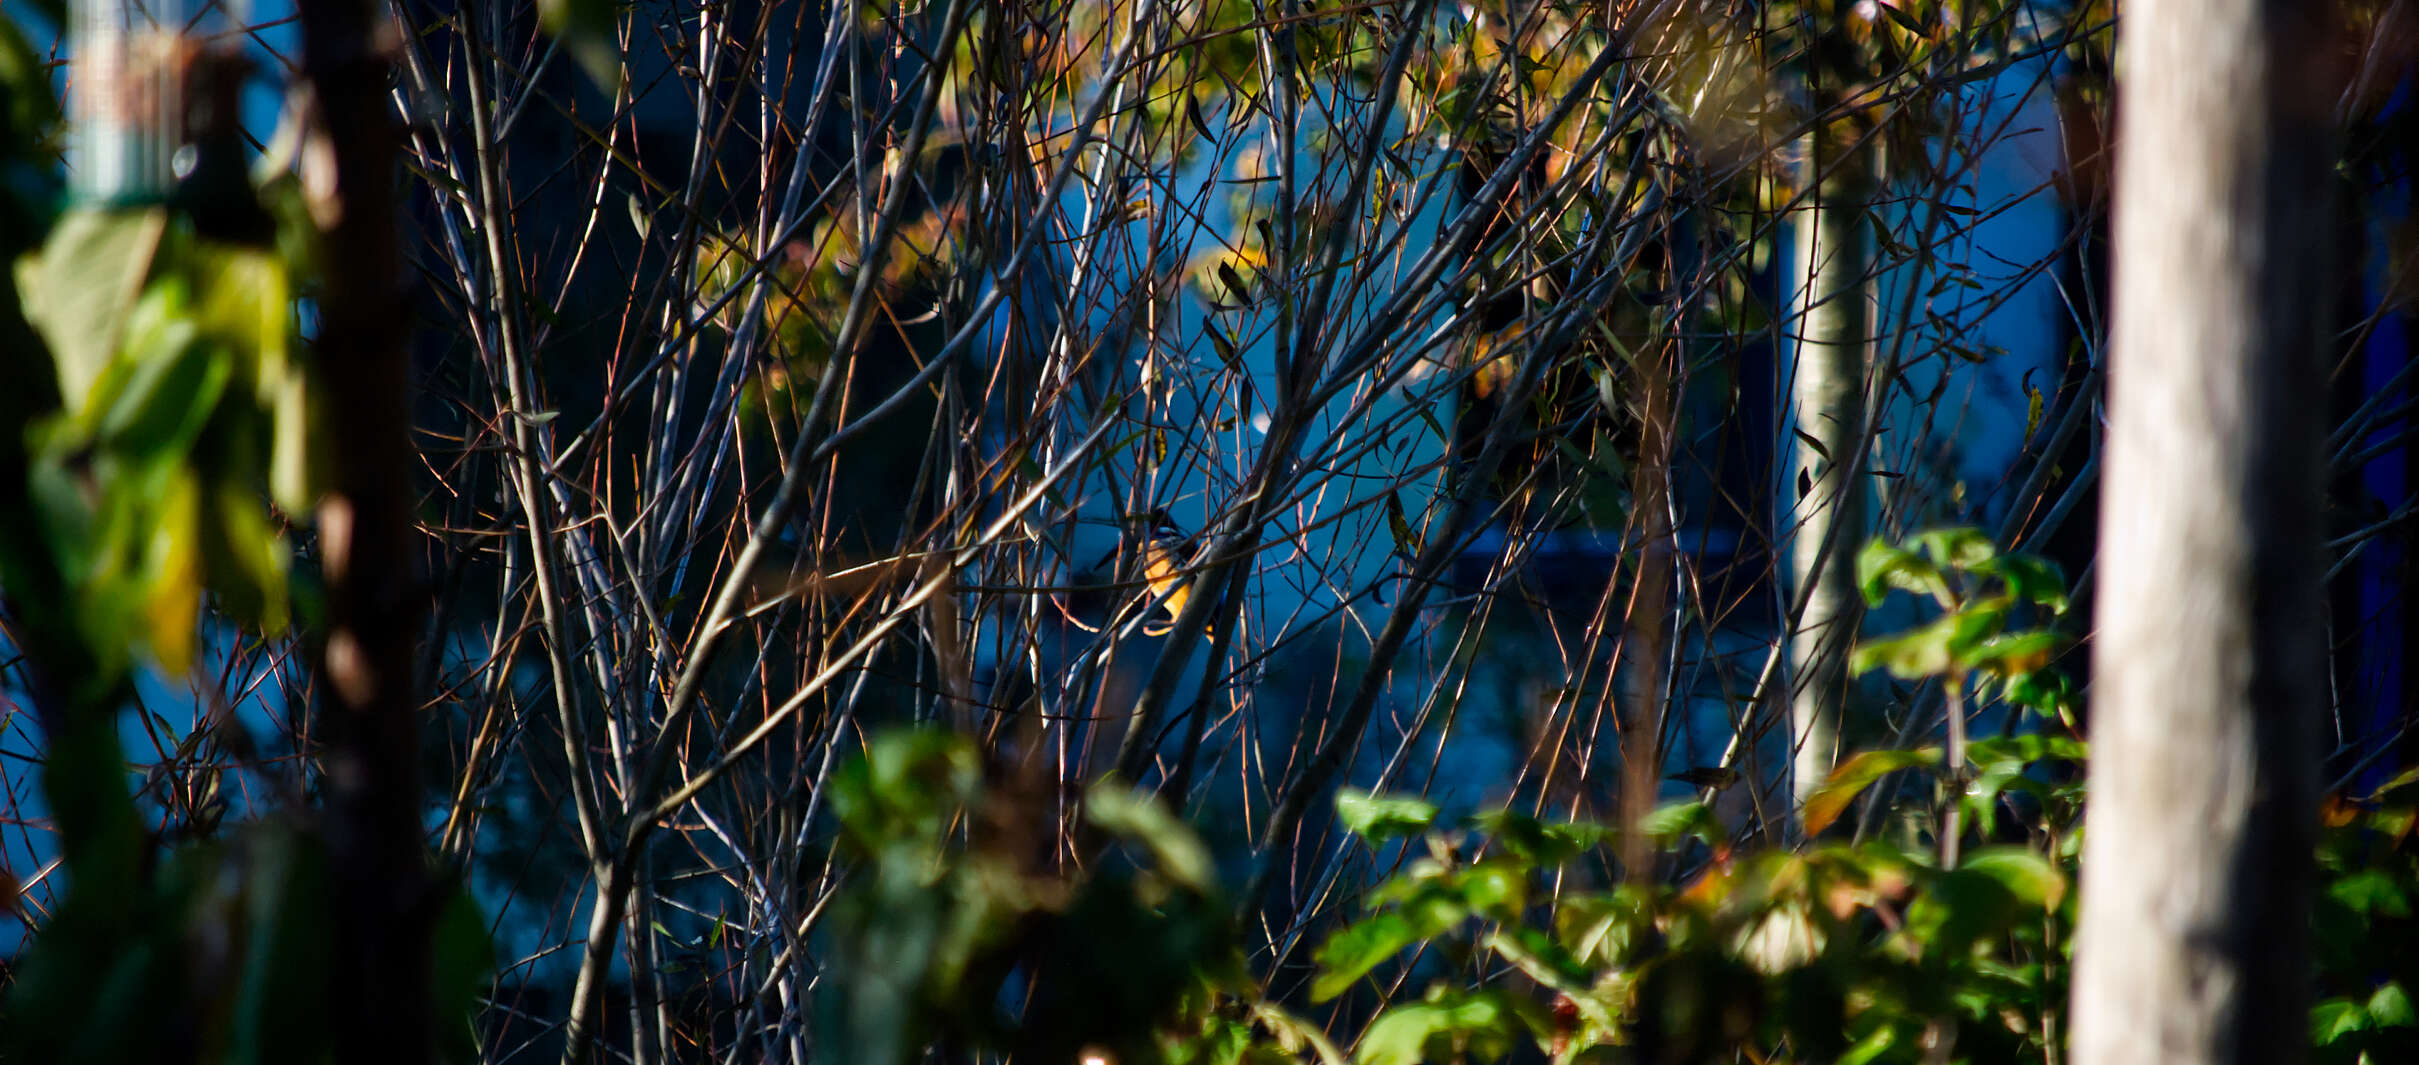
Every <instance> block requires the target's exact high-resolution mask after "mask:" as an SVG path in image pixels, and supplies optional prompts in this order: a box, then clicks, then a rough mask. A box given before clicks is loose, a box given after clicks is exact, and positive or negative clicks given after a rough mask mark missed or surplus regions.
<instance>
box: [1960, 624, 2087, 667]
mask: <svg viewBox="0 0 2419 1065" xmlns="http://www.w3.org/2000/svg"><path fill="white" fill-rule="evenodd" d="M2063 642H2065V637H2063V636H2060V635H2059V634H2057V633H2054V632H2050V631H2048V630H2046V629H2033V630H2030V631H2026V632H2010V633H2003V634H2000V635H1997V636H1991V637H1987V638H1985V639H1983V640H1982V641H1980V642H1979V643H1976V644H1975V645H1974V646H1973V647H1971V648H1969V649H1967V650H1966V652H1965V653H1964V655H1963V656H1962V657H1963V659H1964V661H1963V663H1962V664H1963V665H1966V666H1968V667H1972V668H1976V669H1988V670H1991V671H1992V672H1994V673H1999V674H2003V675H2006V676H2016V675H2018V674H2023V673H2031V672H2033V671H2034V670H2037V669H2044V668H2047V667H2048V665H2049V658H2050V654H2051V653H2052V652H2054V651H2056V650H2057V649H2058V645H2059V644H2061V643H2063Z"/></svg>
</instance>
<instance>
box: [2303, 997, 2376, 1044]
mask: <svg viewBox="0 0 2419 1065" xmlns="http://www.w3.org/2000/svg"><path fill="white" fill-rule="evenodd" d="M2368 1026H2369V1015H2368V1011H2367V1010H2365V1009H2362V1008H2361V1005H2360V1003H2357V1002H2354V1001H2352V1000H2351V999H2348V998H2330V999H2327V1000H2325V1001H2323V1002H2319V1003H2317V1004H2315V1005H2313V1006H2311V1007H2310V1043H2311V1045H2313V1046H2326V1045H2327V1044H2330V1043H2333V1042H2335V1041H2336V1040H2338V1039H2341V1038H2343V1037H2344V1036H2347V1035H2351V1034H2354V1033H2356V1032H2359V1031H2361V1030H2362V1029H2364V1028H2367V1027H2368Z"/></svg>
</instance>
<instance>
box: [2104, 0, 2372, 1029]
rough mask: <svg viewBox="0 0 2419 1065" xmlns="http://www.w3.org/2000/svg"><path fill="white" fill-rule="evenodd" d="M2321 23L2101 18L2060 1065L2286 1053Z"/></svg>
mask: <svg viewBox="0 0 2419 1065" xmlns="http://www.w3.org/2000/svg"><path fill="white" fill-rule="evenodd" d="M2321 6H2322V5H2317V4H2305V3H2304V2H2303V0H2137V2H2136V3H2135V4H2134V5H2133V6H2132V7H2130V8H2129V9H2127V12H2126V22H2125V25H2124V40H2123V47H2124V48H2125V52H2124V57H2125V58H2124V81H2123V82H2122V84H2121V86H2120V94H2121V95H2120V99H2121V101H2122V107H2123V116H2122V118H2121V123H2122V129H2121V130H2120V134H2119V142H2118V156H2117V198H2116V206H2115V223H2116V241H2115V260H2116V335H2115V338H2114V348H2113V353H2112V356H2111V370H2110V374H2111V376H2110V389H2111V396H2110V408H2109V429H2108V448H2107V452H2106V471H2107V473H2106V477H2105V479H2104V480H2103V482H2102V490H2101V506H2102V508H2103V509H2102V515H2103V518H2102V524H2101V529H2102V530H2103V539H2102V543H2101V549H2100V567H2099V570H2100V575H2101V582H2102V589H2101V593H2100V596H2099V600H2098V613H2097V617H2096V619H2095V621H2096V628H2097V631H2098V635H2097V637H2096V640H2095V644H2094V648H2093V660H2092V669H2093V675H2094V678H2095V680H2094V692H2093V705H2092V708H2091V709H2092V744H2093V751H2092V761H2091V782H2090V783H2091V790H2090V795H2091V807H2090V814H2089V817H2090V832H2089V835H2088V837H2087V842H2086V844H2085V850H2084V861H2083V888H2082V891H2083V894H2082V906H2083V912H2082V919H2081V927H2080V929H2079V931H2078V940H2077V946H2076V971H2075V980H2074V1043H2073V1060H2074V1061H2075V1062H2076V1063H2077V1065H2120V1063H2122V1065H2133V1063H2137V1062H2148V1061H2156V1062H2164V1063H2173V1065H2195V1063H2218V1062H2241V1063H2251V1062H2262V1063H2266V1062H2293V1061H2298V1060H2300V1059H2301V1058H2302V1056H2303V1052H2304V1050H2305V1049H2306V1047H2307V1044H2308V1020H2307V985H2308V982H2309V980H2308V976H2309V970H2308V966H2307V959H2306V957H2305V953H2306V951H2305V943H2304V940H2305V929H2306V925H2307V924H2308V922H2309V903H2310V884H2311V875H2312V874H2311V853H2310V848H2311V836H2312V832H2313V829H2314V827H2315V826H2314V819H2315V809H2314V805H2315V790H2316V789H2315V786H2314V779H2315V776H2316V766H2317V753H2316V748H2317V726H2318V723H2319V721H2320V717H2319V715H2320V713H2321V712H2322V710H2323V703H2322V702H2321V698H2322V696H2323V694H2324V689H2323V687H2322V686H2321V685H2322V683H2323V677H2324V674H2323V670H2324V668H2325V657H2324V656H2325V648H2324V646H2323V645H2322V643H2321V640H2322V633H2323V629H2322V627H2321V610H2320V595H2319V562H2318V558H2319V555H2318V541H2317V535H2318V530H2319V524H2318V517H2319V507H2320V505H2321V499H2320V497H2319V490H2318V489H2319V485H2320V484H2321V483H2322V478H2321V476H2320V472H2321V471H2320V469H2319V462H2318V454H2319V453H2318V449H2317V444H2318V440H2317V432H2318V426H2317V423H2316V420H2315V419H2316V417H2317V415H2318V414H2319V412H2320V411H2321V410H2322V409H2323V408H2322V407H2321V406H2320V400H2321V394H2320V391H2319V386H2320V383H2321V382H2323V381H2324V380H2325V378H2326V371H2327V363H2326V360H2325V359H2323V358H2322V357H2321V356H2320V354H2319V349H2318V342H2319V336H2320V333H2319V325H2320V323H2319V321H2318V319H2319V317H2320V308H2322V307H2324V306H2325V305H2326V304H2327V302H2328V298H2329V289H2328V288H2327V287H2326V285H2325V283H2324V281H2323V277H2322V275H2323V274H2324V272H2325V270H2324V267H2325V256H2324V248H2323V243H2324V241H2325V237H2326V234H2327V232H2328V230H2329V228H2330V227H2329V216H2328V212H2327V206H2326V204H2327V199H2328V196H2327V193H2328V187H2329V184H2330V176H2329V160H2331V159H2332V158H2333V157H2334V156H2333V154H2332V151H2331V147H2332V146H2331V144H2330V137H2329V135H2328V132H2327V126H2328V123H2329V121H2330V119H2329V115H2330V111H2331V108H2332V105H2333V94H2332V93H2331V92H2329V91H2328V88H2327V86H2328V84H2329V83H2330V82H2331V81H2332V80H2333V78H2332V75H2331V72H2329V71H2327V70H2325V69H2323V66H2324V64H2326V63H2328V62H2331V61H2332V56H2331V53H2330V51H2329V50H2328V49H2326V48H2324V47H2323V45H2324V42H2323V41H2322V39H2321V38H2320V35H2319V34H2318V33H2316V32H2315V26H2314V24H2313V23H2314V21H2315V20H2314V18H2313V16H2314V15H2315V14H2317V13H2316V12H2313V11H2311V10H2310V9H2311V8H2318V7H2321Z"/></svg>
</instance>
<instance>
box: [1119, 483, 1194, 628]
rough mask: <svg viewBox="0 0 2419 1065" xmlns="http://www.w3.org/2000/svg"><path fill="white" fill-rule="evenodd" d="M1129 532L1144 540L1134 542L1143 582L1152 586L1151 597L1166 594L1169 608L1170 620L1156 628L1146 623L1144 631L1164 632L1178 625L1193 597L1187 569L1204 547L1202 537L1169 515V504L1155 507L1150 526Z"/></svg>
mask: <svg viewBox="0 0 2419 1065" xmlns="http://www.w3.org/2000/svg"><path fill="white" fill-rule="evenodd" d="M1128 535H1129V538H1131V539H1138V540H1139V541H1140V543H1139V544H1134V545H1130V546H1134V547H1136V548H1137V549H1138V551H1139V553H1140V555H1141V557H1142V580H1143V583H1144V584H1146V585H1148V586H1149V587H1150V589H1151V598H1153V599H1161V598H1162V597H1164V605H1165V606H1166V609H1167V620H1166V621H1163V622H1160V623H1158V627H1156V628H1154V627H1152V625H1151V624H1150V623H1148V622H1146V623H1144V624H1143V626H1142V631H1143V634H1144V635H1147V636H1164V635H1166V634H1167V632H1168V630H1169V629H1172V628H1174V627H1175V626H1176V618H1177V616H1178V615H1181V614H1183V613H1184V604H1185V601H1186V600H1188V599H1191V598H1192V595H1193V588H1192V579H1191V575H1190V574H1189V573H1188V572H1186V570H1187V567H1189V566H1190V565H1191V563H1192V561H1193V555H1194V554H1196V553H1197V552H1198V551H1199V550H1200V547H1201V542H1200V538H1199V537H1197V536H1195V535H1193V534H1191V533H1187V532H1185V531H1184V527H1183V526H1180V525H1178V524H1176V521H1175V519H1173V518H1170V517H1168V512H1167V508H1166V507H1152V508H1151V524H1150V527H1149V528H1148V529H1137V530H1134V531H1133V532H1132V533H1129V534H1128Z"/></svg>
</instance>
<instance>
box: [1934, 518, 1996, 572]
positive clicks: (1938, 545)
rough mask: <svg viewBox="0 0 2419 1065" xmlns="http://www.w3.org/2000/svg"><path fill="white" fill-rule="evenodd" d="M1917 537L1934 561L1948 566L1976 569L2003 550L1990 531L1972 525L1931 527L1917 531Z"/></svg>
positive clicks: (1949, 567)
mask: <svg viewBox="0 0 2419 1065" xmlns="http://www.w3.org/2000/svg"><path fill="white" fill-rule="evenodd" d="M1914 541H1915V543H1916V544H1917V545H1918V546H1920V547H1922V548H1923V553H1924V554H1926V555H1929V556H1931V558H1932V561H1934V562H1937V563H1939V564H1940V565H1941V566H1942V567H1944V568H1947V569H1960V570H1972V569H1974V568H1975V567H1977V566H1980V565H1982V564H1983V563H1985V562H1988V561H1990V560H1991V559H1993V558H1996V557H1998V554H1999V546H1998V545H1997V544H1994V543H1992V542H1991V538H1990V537H1989V536H1988V535H1985V534H1984V533H1983V531H1982V530H1980V529H1976V528H1972V527H1970V526H1956V527H1953V528H1947V529H1931V530H1927V531H1925V532H1920V533H1917V534H1915V537H1914Z"/></svg>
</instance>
